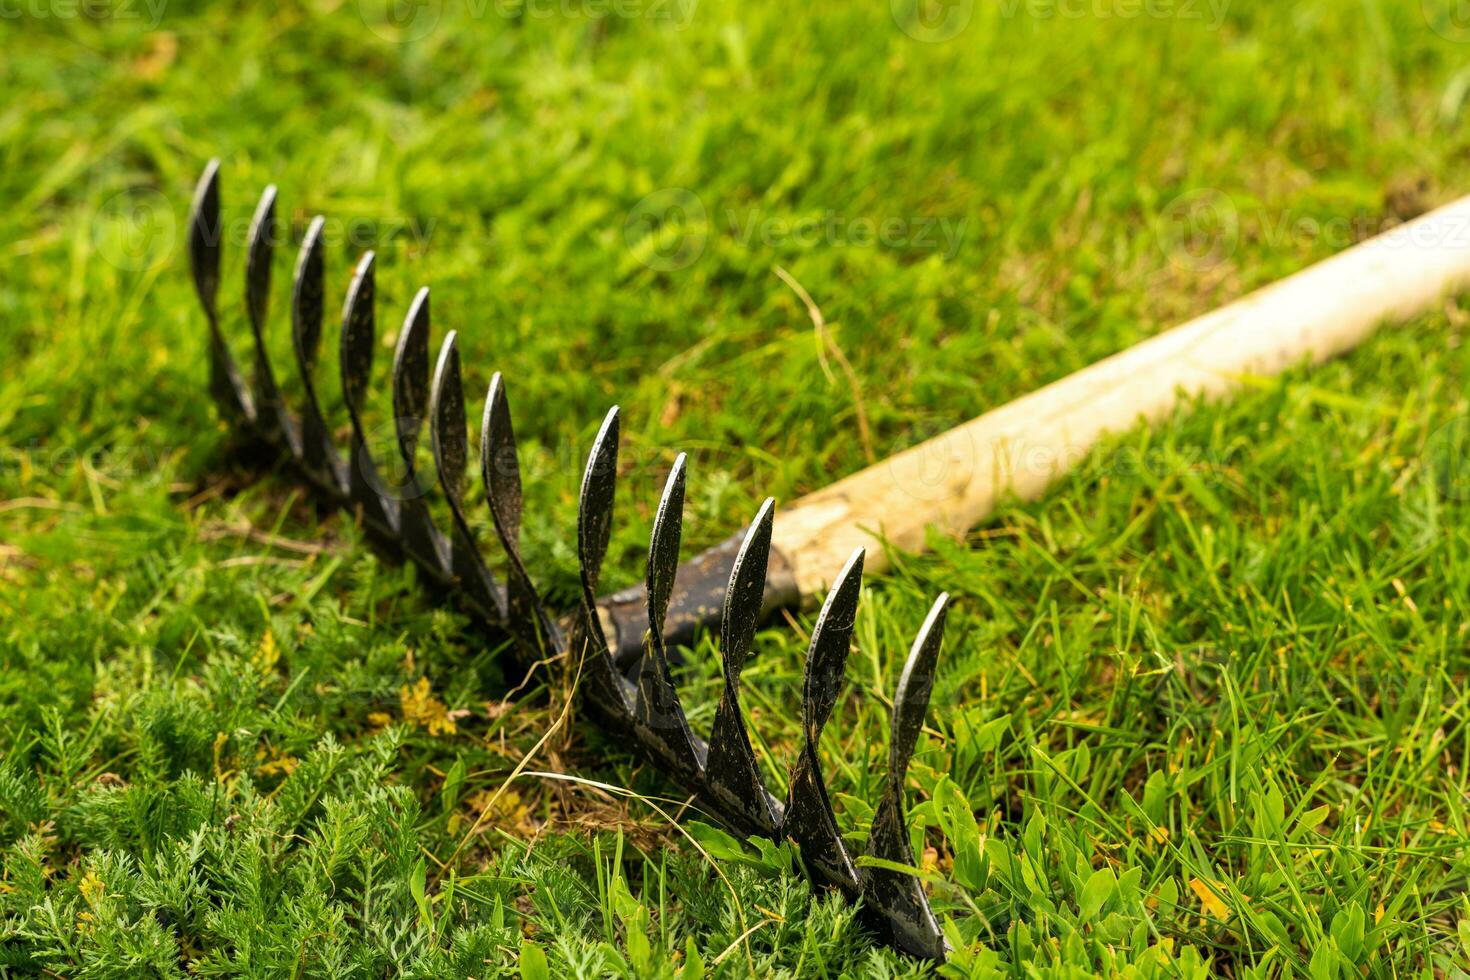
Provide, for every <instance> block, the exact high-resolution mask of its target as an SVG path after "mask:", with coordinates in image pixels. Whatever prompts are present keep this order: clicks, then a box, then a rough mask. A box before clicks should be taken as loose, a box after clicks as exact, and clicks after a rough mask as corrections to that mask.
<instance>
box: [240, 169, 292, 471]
mask: <svg viewBox="0 0 1470 980" xmlns="http://www.w3.org/2000/svg"><path fill="white" fill-rule="evenodd" d="M275 237H276V185H275V184H271V185H270V186H268V187H267V188H266V189H265V191H264V192H263V193H262V194H261V195H260V203H259V204H258V205H256V208H255V216H254V217H252V218H251V219H250V237H249V243H248V245H247V252H246V257H245V310H246V312H247V313H248V314H249V317H250V331H251V333H252V334H254V336H255V412H256V421H257V423H258V424H259V425H261V426H262V427H263V428H264V430H265V435H266V437H267V438H270V439H275V440H278V441H280V442H282V443H284V444H285V446H286V449H287V450H289V451H290V453H291V455H292V456H293V457H295V458H296V459H298V460H299V459H301V439H300V435H299V433H298V432H297V430H296V420H295V419H293V418H292V417H291V415H290V413H288V412H287V411H286V406H285V405H284V404H283V403H282V401H281V390H280V388H279V387H278V386H277V385H276V375H275V371H273V370H272V369H271V360H270V352H269V351H267V350H266V345H265V331H266V322H265V321H266V314H267V312H268V310H269V308H270V292H271V258H272V256H274V255H275V250H276V243H275Z"/></svg>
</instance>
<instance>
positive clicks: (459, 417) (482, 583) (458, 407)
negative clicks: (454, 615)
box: [429, 330, 505, 623]
mask: <svg viewBox="0 0 1470 980" xmlns="http://www.w3.org/2000/svg"><path fill="white" fill-rule="evenodd" d="M464 423H465V414H464V385H463V383H462V381H461V378H460V370H459V335H458V334H457V333H456V332H455V331H453V330H451V331H449V334H448V335H447V336H446V337H445V338H444V343H443V345H442V346H441V347H440V348H439V361H438V363H437V364H436V365H435V366H434V382H433V386H432V388H431V389H430V395H429V441H430V443H431V444H432V445H433V449H434V467H435V469H437V470H438V471H439V486H440V487H441V488H442V489H443V490H444V496H445V498H446V499H447V500H448V501H449V516H450V520H451V522H452V525H453V530H452V532H451V534H450V537H449V556H450V558H449V561H450V570H451V571H452V573H453V574H454V581H455V584H456V585H458V586H459V587H460V588H462V589H464V590H465V592H466V597H467V598H468V599H469V601H470V602H472V603H474V604H475V605H476V606H478V607H479V608H480V610H481V612H482V613H483V614H484V615H485V616H486V618H488V619H489V620H490V621H491V622H500V623H503V622H505V593H504V592H503V591H502V590H501V588H500V587H499V585H497V584H496V583H495V581H494V579H492V578H491V577H490V571H489V569H487V568H486V567H485V559H484V557H483V556H482V555H481V554H480V548H479V546H478V545H477V544H476V543H475V535H474V532H472V531H471V530H470V525H469V522H468V521H466V520H465V516H464V474H465V468H466V466H467V465H468V460H469V452H470V451H469V442H468V440H467V438H466V436H465V427H464Z"/></svg>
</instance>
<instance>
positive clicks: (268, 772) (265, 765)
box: [255, 745, 301, 776]
mask: <svg viewBox="0 0 1470 980" xmlns="http://www.w3.org/2000/svg"><path fill="white" fill-rule="evenodd" d="M255 758H257V759H260V760H262V761H261V763H260V764H259V765H258V766H256V767H255V774H256V775H257V776H276V775H281V776H289V775H290V774H291V773H293V772H295V771H296V767H297V766H299V765H301V760H300V759H297V758H296V757H295V756H293V755H287V754H286V753H284V752H282V751H281V750H280V749H278V748H276V747H275V746H274V745H273V746H271V750H270V757H269V758H267V757H266V753H265V751H264V750H263V749H262V750H260V751H257V752H256V753H255Z"/></svg>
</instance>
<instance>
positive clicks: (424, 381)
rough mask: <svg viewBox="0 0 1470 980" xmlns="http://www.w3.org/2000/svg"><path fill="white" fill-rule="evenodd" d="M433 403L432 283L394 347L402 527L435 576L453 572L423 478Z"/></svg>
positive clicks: (414, 553) (407, 544)
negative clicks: (421, 448)
mask: <svg viewBox="0 0 1470 980" xmlns="http://www.w3.org/2000/svg"><path fill="white" fill-rule="evenodd" d="M428 408H429V289H428V287H427V286H425V287H424V288H422V289H420V290H419V291H418V294H417V295H415V296H414V298H413V303H412V304H411V305H410V306H409V308H408V313H407V315H406V316H404V318H403V329H402V331H400V332H399V334H398V347H397V349H396V350H394V352H393V427H394V430H395V431H396V432H397V434H398V455H399V458H400V459H401V460H402V462H403V466H404V471H403V473H404V476H403V488H402V496H401V497H400V498H399V503H398V533H399V536H400V539H401V540H402V542H403V548H404V550H405V551H406V552H407V553H408V555H409V557H411V558H413V560H414V561H416V562H418V564H419V565H420V567H422V568H424V569H426V570H427V571H428V572H429V573H430V574H431V575H433V576H434V578H436V579H440V580H442V579H445V578H447V577H449V575H450V568H449V557H448V550H449V543H448V542H447V541H445V540H444V536H443V535H442V534H440V533H439V529H438V528H436V527H435V526H434V521H433V518H431V517H430V515H429V508H428V507H427V506H425V503H424V493H425V490H426V488H425V487H424V486H423V483H422V481H420V479H419V468H418V458H417V457H418V445H419V431H420V430H421V429H422V427H423V423H424V414H425V413H426V412H427V411H428Z"/></svg>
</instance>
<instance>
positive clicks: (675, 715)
mask: <svg viewBox="0 0 1470 980" xmlns="http://www.w3.org/2000/svg"><path fill="white" fill-rule="evenodd" d="M685 463H686V457H685V455H684V454H683V453H680V454H679V456H678V458H677V459H675V460H674V468H673V469H672V470H670V471H669V479H668V482H667V483H666V484H664V492H663V497H662V498H661V499H660V500H659V502H658V512H657V514H655V515H654V519H653V537H652V540H651V541H650V542H649V546H648V576H647V587H648V640H647V653H645V654H644V657H643V660H642V661H641V662H640V663H639V665H638V699H637V702H636V705H635V707H634V725H635V729H636V730H637V731H638V732H639V734H640V735H641V736H642V737H644V738H645V739H646V741H647V743H648V744H649V745H650V746H652V747H654V748H655V749H656V751H657V752H658V753H659V754H660V755H661V756H662V757H663V761H665V762H666V763H668V764H669V765H670V766H671V767H673V768H674V769H675V771H678V772H682V773H685V774H686V775H693V776H697V775H698V774H699V770H700V768H701V766H702V764H703V760H702V759H701V758H700V755H699V753H698V752H697V751H696V749H695V747H694V746H695V743H694V738H693V735H692V733H691V732H690V731H689V722H688V720H687V719H686V718H685V717H684V709H683V708H682V707H681V706H680V704H679V694H678V692H677V691H676V690H675V689H674V678H673V675H672V674H671V673H670V671H669V656H668V650H667V649H666V648H665V646H664V635H663V628H664V618H665V617H666V616H667V614H668V609H669V597H670V596H671V595H672V594H673V591H674V571H675V569H677V568H678V566H679V537H680V532H681V530H682V528H683V523H684V516H683V514H684V469H685Z"/></svg>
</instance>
